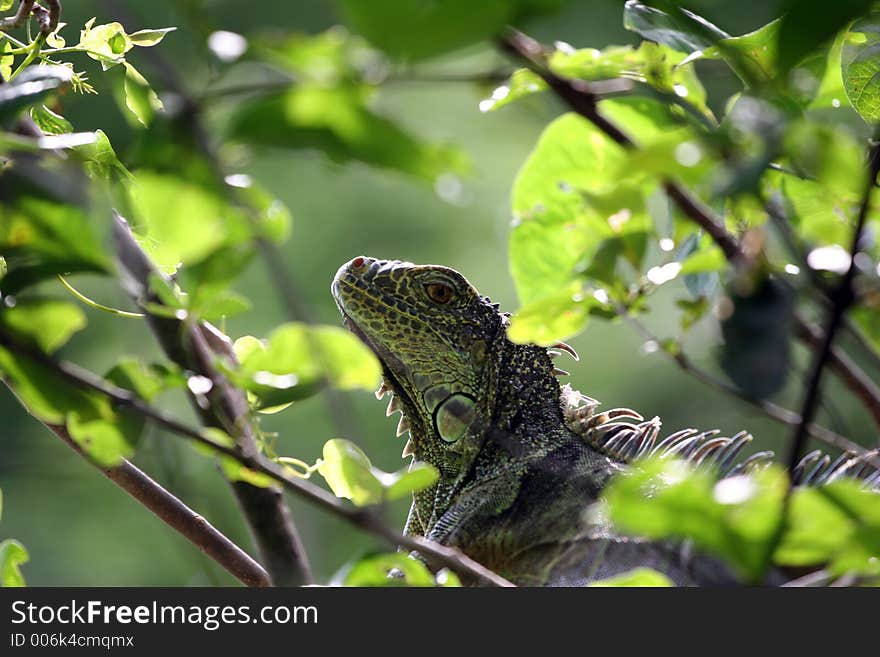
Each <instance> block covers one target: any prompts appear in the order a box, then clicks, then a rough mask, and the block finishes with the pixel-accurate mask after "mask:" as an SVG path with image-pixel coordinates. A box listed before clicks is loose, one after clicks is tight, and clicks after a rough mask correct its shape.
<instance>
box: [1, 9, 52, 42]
mask: <svg viewBox="0 0 880 657" xmlns="http://www.w3.org/2000/svg"><path fill="white" fill-rule="evenodd" d="M45 2H46V4H47V5H48V8H46V7H43V6H41V5H39V4H37V2H36V0H21V3H20V4H19V5H18V11H17V12H16V13H15V15H14V16H11V17H9V18H4V19H3V20H0V32H6V31H7V30H14V29H17V28H19V27H21V26H22V25H23V24H24V23H25V22H26V21H27V19H28V18H30V16H31V15H32V14H33V16H34V17H35V18H36V19H37V22H38V23H39V24H40V34H42V35H43V36H47V35H49V34H51V33H52V32H54V31H55V29H56V28H57V27H58V21H59V20H61V0H45Z"/></svg>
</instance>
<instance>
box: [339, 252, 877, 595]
mask: <svg viewBox="0 0 880 657" xmlns="http://www.w3.org/2000/svg"><path fill="white" fill-rule="evenodd" d="M332 291H333V296H334V298H335V299H336V302H337V305H338V306H339V308H340V310H341V311H342V314H343V321H344V323H345V325H346V326H347V327H348V328H349V329H350V330H352V331H353V332H354V333H355V334H356V335H357V336H358V337H359V338H361V339H362V340H363V341H364V342H365V343H366V344H367V345H368V346H369V347H370V348H371V349H372V350H373V351H374V353H375V354H376V355H377V356H378V358H379V359H380V361H381V362H382V365H383V370H384V377H385V379H384V383H383V385H382V387H381V388H380V389H379V391H377V396H378V397H380V398H381V397H382V396H384V395H385V394H386V393H390V394H391V401H390V403H389V406H388V414H389V415H390V414H391V413H392V412H395V411H400V412H401V413H402V419H401V422H400V425H399V427H398V435H401V434H403V433H405V432H406V431H409V434H410V438H409V441H408V442H407V444H406V448H405V449H404V455H405V456H406V455H409V454H412V455H414V456H415V458H416V459H417V460H419V461H426V462H428V463H430V464H432V465H434V466H435V467H436V468H437V469H438V471H439V472H440V479H439V481H438V483H437V484H436V485H435V486H434V487H432V488H430V489H428V490H424V491H422V492H419V493H416V494H415V496H414V501H413V505H412V508H411V510H410V514H409V518H408V520H407V525H406V531H407V532H408V533H411V534H419V535H423V536H426V537H427V538H430V539H432V540H434V541H438V542H440V543H443V544H446V545H450V546H454V547H457V548H459V549H461V550H462V551H464V552H465V553H466V554H468V555H469V556H471V557H472V558H474V559H476V560H477V561H479V562H481V563H482V564H484V565H486V566H487V567H489V568H491V569H492V570H494V571H496V572H498V573H499V574H501V575H503V576H504V577H506V578H508V579H510V580H511V581H513V582H514V583H516V584H519V585H538V586H544V585H563V586H565V585H568V586H571V585H583V584H584V583H586V582H588V581H590V580H593V579H601V578H604V577H608V576H611V575H614V574H618V573H622V572H625V571H628V570H631V569H633V568H635V567H638V566H647V567H651V568H655V569H656V570H659V571H661V572H664V573H666V574H667V575H668V576H669V577H670V578H671V579H672V580H673V581H675V582H676V583H678V584H680V585H695V584H700V585H704V584H720V583H727V582H732V581H733V579H732V576H731V575H730V573H729V572H728V571H726V570H725V569H724V567H723V566H721V564H719V563H718V562H716V561H714V560H711V559H708V558H705V557H700V556H693V555H690V554H689V553H688V550H686V549H685V548H683V547H682V546H681V545H679V544H667V543H657V542H647V541H643V540H640V539H637V538H632V537H625V536H618V535H615V534H614V533H613V532H612V531H611V530H610V528H609V527H608V525H607V523H606V522H604V521H602V520H601V519H600V518H596V517H594V514H590V513H588V509H589V507H590V506H591V503H592V502H595V501H596V500H598V499H599V496H600V494H601V491H602V488H603V487H604V486H605V484H606V483H607V482H608V480H609V478H610V477H611V476H613V475H614V474H616V473H618V472H620V471H621V470H622V469H623V468H625V467H626V466H625V463H626V462H627V461H628V460H630V459H631V458H633V457H636V456H639V455H642V454H644V453H647V452H649V451H662V452H672V453H678V454H680V455H681V456H684V457H689V458H691V459H693V460H695V461H701V460H715V461H716V463H717V464H718V466H719V469H721V470H722V471H730V470H731V467H734V468H736V467H738V468H739V469H740V470H742V469H746V468H748V467H751V466H753V465H754V464H755V463H758V462H761V461H763V460H766V458H768V455H769V453H761V454H759V455H757V456H756V457H753V458H752V459H751V461H749V462H747V463H744V464H740V465H739V466H732V463H731V462H732V459H733V457H734V456H736V454H737V453H738V452H739V451H740V449H741V448H742V446H743V445H744V444H745V443H746V442H748V440H750V436H748V435H747V434H744V433H743V434H738V435H737V436H734V438H732V439H729V438H716V437H715V436H714V432H708V433H699V432H696V431H690V430H688V431H685V432H679V433H677V434H673V435H672V436H670V437H668V438H667V439H665V440H662V441H660V440H658V436H659V422H658V421H657V420H656V418H655V419H654V420H651V421H648V422H643V421H641V420H642V418H640V417H639V416H638V415H637V414H635V413H634V412H633V411H628V410H626V409H615V410H613V411H608V412H606V413H601V414H600V413H597V411H596V407H597V403H596V402H594V401H593V400H591V399H589V398H587V397H583V396H581V395H580V394H579V393H576V392H575V391H572V390H571V389H570V388H569V387H568V386H564V387H563V386H561V385H560V384H559V381H558V379H557V374H558V373H559V370H557V369H556V368H555V366H554V364H553V361H552V357H553V356H554V355H555V353H554V351H553V350H549V351H548V350H547V349H545V348H542V347H538V346H535V345H522V344H515V343H513V342H511V341H510V340H508V339H507V336H506V327H507V315H506V314H504V313H501V312H500V311H499V310H498V306H497V305H496V304H493V303H492V302H491V301H490V300H489V299H488V298H486V297H483V296H481V295H480V294H479V293H478V292H477V290H476V289H474V287H473V286H472V285H471V284H470V283H469V282H468V281H467V280H466V279H465V278H464V277H463V276H462V275H461V274H459V273H458V272H456V271H454V270H452V269H449V268H447V267H440V266H434V265H425V266H420V265H414V264H412V263H406V262H399V261H387V260H376V259H373V258H366V257H359V258H355V259H354V260H352V261H350V262H348V263H346V264H345V265H343V266H342V267H341V268H340V269H339V272H338V273H337V275H336V278H335V279H334V281H333V286H332ZM559 347H560V348H563V349H567V350H568V349H570V348H568V347H566V345H559ZM627 420H628V421H627ZM811 463H815V465H816V467H815V468H811V469H810V471H809V472H806V470H805V469H802V470H801V473H800V475H801V476H803V475H809V477H810V478H813V479H819V478H829V477H831V476H837V475H839V474H841V473H843V472H844V471H846V470H847V469H849V470H852V469H853V467H854V466H855V465H856V461H853V460H851V461H846V460H845V459H844V460H841V461H839V462H837V463H835V464H833V467H832V464H829V462H828V461H816V460H815V459H814V460H813V461H812V462H811ZM858 465H859V466H860V465H861V463H859V464H858Z"/></svg>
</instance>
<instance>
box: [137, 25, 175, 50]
mask: <svg viewBox="0 0 880 657" xmlns="http://www.w3.org/2000/svg"><path fill="white" fill-rule="evenodd" d="M176 29H177V28H176V27H163V28H160V29H157V30H138V31H137V32H134V33H133V34H129V35H128V37H129V38H130V39H131V42H132V43H133V44H134V45H136V46H141V47H142V48H148V47H150V46H155V45H157V44H158V43H159V42H161V41H162V39H164V38H165V35H167V34H168V33H169V32H173V31H174V30H176Z"/></svg>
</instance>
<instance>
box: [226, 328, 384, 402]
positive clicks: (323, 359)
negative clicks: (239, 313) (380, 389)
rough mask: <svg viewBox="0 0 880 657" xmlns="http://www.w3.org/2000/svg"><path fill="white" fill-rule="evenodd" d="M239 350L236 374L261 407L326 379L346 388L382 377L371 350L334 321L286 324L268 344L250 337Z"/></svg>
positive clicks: (308, 391)
mask: <svg viewBox="0 0 880 657" xmlns="http://www.w3.org/2000/svg"><path fill="white" fill-rule="evenodd" d="M240 345H241V346H240ZM236 352H237V355H238V358H239V361H240V363H241V365H240V367H239V369H238V370H237V371H236V372H235V373H234V376H235V377H236V380H237V381H238V382H240V383H241V384H242V385H244V386H245V387H247V389H248V390H250V391H252V392H254V393H255V394H256V395H257V396H258V397H260V398H261V399H262V400H263V403H262V405H263V406H277V405H279V404H282V403H286V402H288V401H296V400H298V399H303V398H304V397H307V396H310V395H312V394H314V393H315V391H316V390H317V389H318V387H319V386H320V385H321V384H323V383H329V384H330V385H332V386H334V387H337V388H340V389H342V390H354V389H362V390H375V388H376V386H377V385H378V383H379V378H380V376H381V368H380V366H379V363H378V361H377V360H376V358H375V356H373V354H372V352H371V351H370V350H369V349H368V348H367V347H365V346H364V345H363V344H362V343H361V342H360V340H358V339H357V338H356V337H355V336H354V335H352V334H351V333H349V332H348V331H346V330H345V329H342V328H338V327H335V326H308V325H306V324H301V323H289V324H284V325H282V326H280V327H278V328H277V329H275V331H273V332H272V333H271V334H270V335H269V338H268V340H267V341H266V343H265V344H264V343H262V342H259V341H255V340H254V338H250V337H247V338H245V341H244V342H243V343H242V342H241V341H240V340H239V341H237V342H236ZM267 388H268V389H267ZM272 389H274V391H273V390H272ZM273 392H274V394H270V393H273Z"/></svg>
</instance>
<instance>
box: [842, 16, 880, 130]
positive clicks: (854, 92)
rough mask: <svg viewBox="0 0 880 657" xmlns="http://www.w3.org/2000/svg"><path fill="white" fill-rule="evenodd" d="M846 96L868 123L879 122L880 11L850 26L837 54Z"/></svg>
mask: <svg viewBox="0 0 880 657" xmlns="http://www.w3.org/2000/svg"><path fill="white" fill-rule="evenodd" d="M840 59H841V70H842V72H843V85H844V87H845V89H846V95H847V96H848V97H849V100H850V102H851V103H852V106H853V107H854V108H855V109H856V111H857V112H858V113H859V115H860V116H861V117H862V118H863V119H864V120H865V121H866V122H868V123H872V124H873V123H876V122H877V121H878V120H880V12H872V13H871V14H869V15H868V16H865V17H864V18H860V19H859V20H857V21H856V22H855V23H853V24H852V25H851V26H850V28H849V31H848V32H847V33H846V35H845V36H844V43H843V50H842V51H841V55H840Z"/></svg>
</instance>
